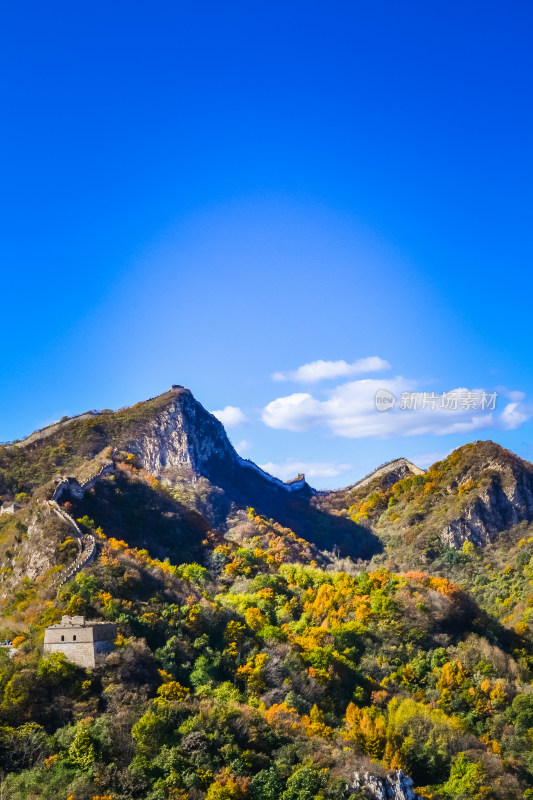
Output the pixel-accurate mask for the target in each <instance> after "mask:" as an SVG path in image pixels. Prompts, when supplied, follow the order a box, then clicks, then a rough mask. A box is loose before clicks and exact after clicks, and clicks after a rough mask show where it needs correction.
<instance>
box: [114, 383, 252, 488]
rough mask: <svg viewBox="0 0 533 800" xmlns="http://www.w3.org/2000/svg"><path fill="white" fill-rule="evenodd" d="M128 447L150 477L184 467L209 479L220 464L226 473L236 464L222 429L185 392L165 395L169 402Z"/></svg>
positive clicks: (178, 391)
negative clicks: (224, 467)
mask: <svg viewBox="0 0 533 800" xmlns="http://www.w3.org/2000/svg"><path fill="white" fill-rule="evenodd" d="M129 447H130V448H131V451H132V452H134V453H135V454H136V455H137V456H138V457H139V460H140V462H141V464H142V466H143V467H144V469H146V470H147V471H148V472H150V473H151V474H152V475H161V474H162V473H163V472H164V471H165V469H168V468H169V467H183V466H187V467H190V468H191V469H192V471H193V472H195V473H197V474H199V475H203V476H204V477H207V478H209V477H210V473H211V472H212V471H213V469H216V468H217V467H218V466H219V465H220V463H221V462H225V463H226V465H227V469H229V470H231V469H232V468H234V467H235V465H236V463H237V454H236V452H235V450H234V449H233V447H232V445H231V443H230V441H229V439H228V437H227V435H226V432H225V430H224V427H223V426H222V424H221V423H220V422H219V421H218V419H216V417H214V416H213V415H212V414H209V412H207V411H206V410H205V409H204V408H203V406H201V405H200V403H198V402H197V401H196V400H195V399H194V397H193V396H192V394H191V393H190V392H189V391H188V389H176V390H174V391H173V392H171V393H169V402H168V403H167V404H166V406H165V407H164V408H163V409H162V410H161V411H159V413H158V414H157V416H156V417H155V418H154V419H153V420H152V421H151V422H150V423H149V425H148V426H147V430H146V431H145V432H144V433H143V435H142V436H141V438H140V439H138V440H136V441H134V442H131V443H130V444H129Z"/></svg>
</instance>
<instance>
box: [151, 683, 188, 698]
mask: <svg viewBox="0 0 533 800" xmlns="http://www.w3.org/2000/svg"><path fill="white" fill-rule="evenodd" d="M157 694H158V698H157V700H156V703H166V702H170V701H180V700H185V699H186V697H187V695H188V694H189V689H187V688H186V687H185V686H182V685H181V683H179V682H178V681H167V682H166V683H163V684H161V686H160V687H159V689H158V690H157Z"/></svg>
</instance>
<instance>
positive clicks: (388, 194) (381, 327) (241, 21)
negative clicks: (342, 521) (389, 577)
mask: <svg viewBox="0 0 533 800" xmlns="http://www.w3.org/2000/svg"><path fill="white" fill-rule="evenodd" d="M0 16H1V22H0V38H1V41H0V67H1V70H2V85H1V89H0V90H1V93H2V97H1V104H2V112H3V115H2V116H3V124H2V126H1V129H0V141H1V148H0V158H1V161H2V164H1V170H2V173H1V174H2V181H1V185H2V191H1V194H0V202H1V204H2V208H1V217H0V219H1V222H0V225H1V229H2V230H1V244H0V253H1V263H2V289H3V292H2V299H3V302H2V314H1V318H0V319H1V325H2V329H1V331H2V342H3V347H2V360H1V364H0V371H1V380H2V392H1V395H0V411H1V413H0V440H4V441H7V440H11V439H13V438H17V437H21V436H24V435H26V434H28V433H29V432H31V430H33V429H34V428H36V427H40V426H42V425H44V424H46V423H48V422H50V421H53V420H54V419H57V418H59V417H61V416H62V415H63V414H74V413H78V412H81V411H84V410H86V409H88V408H109V407H110V408H118V407H121V406H124V405H129V404H132V403H134V402H136V401H138V400H140V399H144V398H146V397H149V396H153V395H154V394H157V393H159V392H161V391H164V390H165V389H166V388H167V387H168V386H169V385H170V384H171V383H182V384H184V385H186V386H188V387H189V388H190V389H191V390H192V391H193V393H194V394H195V396H196V397H197V398H198V399H199V400H200V401H201V402H202V403H203V404H204V405H205V406H206V407H207V408H208V409H210V410H217V411H220V410H224V409H226V408H227V407H228V406H230V407H232V408H234V409H239V410H240V414H239V413H238V412H236V411H233V412H232V411H231V409H230V411H229V412H226V413H225V415H223V418H224V419H225V420H226V421H228V422H229V423H230V425H229V426H228V432H229V433H230V436H231V438H232V440H233V441H234V443H235V444H237V445H238V447H239V449H240V451H241V452H242V454H243V455H245V456H246V457H249V458H252V459H253V460H254V461H256V462H258V463H259V464H262V465H267V466H268V468H269V469H272V471H275V472H276V473H277V474H279V475H281V476H282V477H287V476H289V475H290V474H291V472H292V473H293V472H295V471H299V470H300V469H304V470H305V471H306V472H307V473H308V474H309V480H310V482H311V483H313V484H314V485H315V486H318V487H329V486H338V485H344V484H347V483H349V482H352V481H353V480H355V479H357V477H359V476H361V475H363V474H365V473H366V472H367V471H369V470H370V469H371V468H372V467H373V466H375V465H377V464H379V463H382V462H384V461H386V460H389V459H391V458H394V457H396V456H399V455H406V456H408V457H410V458H414V459H416V460H418V461H419V462H420V463H422V465H426V464H428V463H430V462H431V461H432V460H435V459H436V458H437V457H439V456H440V455H443V454H445V453H447V452H448V451H449V450H451V449H453V448H454V447H456V446H458V445H460V444H463V443H464V442H466V441H471V440H474V439H480V438H492V439H494V440H496V441H498V442H501V443H502V444H503V445H505V446H507V447H510V448H511V449H513V450H515V451H516V452H518V453H519V454H520V455H521V456H523V457H525V458H528V459H533V443H532V431H533V421H532V419H531V417H532V416H533V406H532V404H533V379H532V376H531V369H530V366H531V362H532V358H531V356H532V352H531V351H532V345H531V333H530V318H531V313H530V308H531V294H532V288H533V278H532V277H531V263H532V260H531V256H532V249H533V248H532V238H531V233H530V231H531V211H532V201H531V185H532V177H533V176H532V172H533V170H532V148H531V137H532V111H531V102H530V98H531V91H532V86H531V84H532V75H533V70H532V63H531V61H532V55H531V47H530V41H529V40H530V31H531V23H532V17H533V11H532V8H531V4H529V3H526V2H515V3H512V4H511V5H510V6H508V7H506V8H504V7H503V6H502V5H501V4H496V3H486V2H484V3H481V2H472V3H469V4H466V5H465V4H464V3H458V2H446V3H432V4H430V5H428V4H427V3H422V2H416V3H413V2H407V3H405V2H404V3H401V4H399V3H395V2H386V1H385V2H381V3H379V4H369V3H360V2H349V3H348V2H332V3H328V4H327V6H326V5H325V4H324V3H315V2H306V3H300V2H293V3H283V4H282V3H277V2H270V3H268V4H267V3H253V4H251V3H241V2H234V3H231V2H230V3H224V4H221V3H202V2H197V3H194V4H192V3H175V2H152V3H150V4H147V3H138V2H128V3H125V2H113V3H110V4H104V3H98V2H96V3H94V2H93V3H87V2H79V3H76V4H73V3H68V2H56V3H52V4H47V5H43V4H40V3H39V4H38V3H35V2H27V3H24V4H22V5H21V4H11V6H7V5H5V6H4V7H3V8H2V9H1V10H0ZM371 357H373V358H375V359H378V360H377V361H376V360H374V361H362V360H364V359H369V358H371ZM318 361H322V362H334V363H333V366H332V365H331V364H329V363H326V366H320V365H319V366H318V367H317V366H314V367H310V368H307V369H304V370H302V371H300V372H297V370H298V369H299V368H300V367H303V366H304V365H309V364H311V365H313V364H315V362H318ZM339 361H343V362H345V364H344V365H342V364H341V365H338V364H337V365H336V366H335V364H336V362H339ZM357 364H359V365H358V366H357ZM354 365H355V366H354ZM376 367H377V368H376ZM276 373H283V378H284V380H273V378H272V375H275V374H276ZM277 377H278V378H280V377H282V376H280V375H279V374H278V375H277ZM319 378H320V379H319ZM381 387H383V388H384V389H387V390H388V391H392V392H393V393H395V394H396V395H397V397H398V402H397V404H396V405H395V407H394V408H393V409H391V410H389V411H387V412H382V413H378V412H377V411H376V410H375V407H374V404H373V398H374V395H375V391H377V390H378V389H379V388H381ZM455 389H463V390H468V391H470V392H474V391H479V392H481V391H482V390H484V391H485V392H487V393H490V392H497V393H498V398H497V402H496V407H495V409H494V411H492V412H491V411H487V410H485V411H483V413H474V412H473V411H472V410H471V409H470V410H469V409H461V408H458V409H457V412H456V413H455V412H453V409H452V410H450V409H448V410H447V411H442V410H440V409H439V408H436V409H435V410H432V409H431V408H430V407H428V406H426V408H425V409H424V410H423V411H422V410H418V411H408V410H402V409H400V408H399V403H400V398H401V394H402V392H418V393H422V392H428V393H435V394H436V395H438V396H440V395H441V394H442V393H443V392H451V391H452V390H455ZM437 405H438V404H437Z"/></svg>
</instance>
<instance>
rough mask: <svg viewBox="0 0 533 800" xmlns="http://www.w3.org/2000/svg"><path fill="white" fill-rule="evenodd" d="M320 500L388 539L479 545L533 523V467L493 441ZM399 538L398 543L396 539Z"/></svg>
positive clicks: (423, 545)
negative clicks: (519, 526) (517, 526)
mask: <svg viewBox="0 0 533 800" xmlns="http://www.w3.org/2000/svg"><path fill="white" fill-rule="evenodd" d="M313 502H316V504H317V505H318V506H319V507H320V508H322V509H323V510H328V509H329V510H335V511H336V512H337V513H341V514H344V515H346V516H349V517H350V518H352V519H353V520H354V521H356V522H357V523H358V524H360V525H364V526H367V527H368V528H369V529H371V530H372V531H373V533H374V534H375V535H377V536H378V537H379V538H380V540H381V541H383V542H385V543H389V544H391V545H394V544H395V545H396V546H398V545H414V546H415V547H416V548H417V549H418V550H419V551H428V552H431V551H432V550H435V549H436V548H437V549H438V547H439V545H441V546H442V545H445V546H450V547H454V548H460V547H461V546H462V544H463V542H465V541H469V542H472V543H473V544H474V545H477V546H485V545H487V544H488V543H489V542H493V541H494V540H495V539H496V538H497V537H498V535H499V534H501V533H502V532H503V531H506V530H508V529H510V528H512V527H513V526H515V525H518V524H519V523H521V522H530V521H531V520H533V465H532V464H530V463H529V462H527V461H523V460H522V459H521V458H519V457H518V456H516V455H514V454H513V453H511V452H510V451H509V450H505V449H504V448H503V447H501V446H500V445H498V444H495V443H494V442H491V441H479V442H474V443H472V444H467V445H465V446H463V447H460V448H458V449H457V450H455V451H454V452H453V453H451V454H450V455H449V456H448V457H447V458H446V459H444V460H443V461H439V462H437V463H435V464H433V466H432V467H430V468H429V469H428V470H427V471H425V472H424V471H423V470H421V469H419V468H417V467H415V466H414V465H413V464H410V463H409V462H407V461H406V460H405V459H398V460H397V461H392V462H390V463H389V464H386V465H385V466H383V467H380V468H379V469H377V470H376V471H375V472H374V473H372V474H371V475H369V476H368V477H367V478H365V479H364V480H362V481H360V482H359V483H356V484H354V486H351V487H348V488H347V489H341V490H339V491H336V492H322V493H319V494H318V495H317V497H316V498H315V499H314V501H313ZM394 540H396V541H394Z"/></svg>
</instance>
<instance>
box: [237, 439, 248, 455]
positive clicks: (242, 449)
mask: <svg viewBox="0 0 533 800" xmlns="http://www.w3.org/2000/svg"><path fill="white" fill-rule="evenodd" d="M251 446H252V443H251V442H249V441H248V439H241V441H240V442H237V444H236V445H235V450H236V451H237V452H238V454H239V455H240V456H242V454H243V453H247V452H248V451H249V450H250V448H251Z"/></svg>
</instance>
